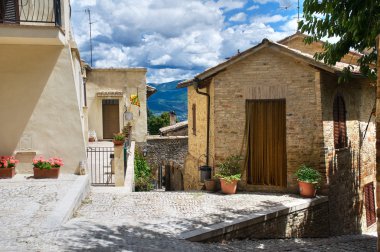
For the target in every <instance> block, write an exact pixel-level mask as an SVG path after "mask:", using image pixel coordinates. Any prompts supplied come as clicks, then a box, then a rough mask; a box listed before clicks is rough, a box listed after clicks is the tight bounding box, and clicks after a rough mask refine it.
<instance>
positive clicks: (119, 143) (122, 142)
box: [112, 140, 124, 146]
mask: <svg viewBox="0 0 380 252" xmlns="http://www.w3.org/2000/svg"><path fill="white" fill-rule="evenodd" d="M112 142H113V144H114V145H115V146H120V145H123V144H124V140H123V141H121V140H113V141H112Z"/></svg>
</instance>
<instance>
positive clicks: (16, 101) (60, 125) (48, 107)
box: [0, 0, 86, 173]
mask: <svg viewBox="0 0 380 252" xmlns="http://www.w3.org/2000/svg"><path fill="white" fill-rule="evenodd" d="M1 3H2V5H3V6H2V7H1V8H0V9H1V10H0V55H1V56H0V65H1V67H0V75H1V85H0V115H1V118H3V120H2V122H1V130H0V139H1V141H0V156H2V155H15V156H16V158H17V159H19V160H20V164H19V165H18V166H17V167H16V170H17V172H18V173H31V172H32V165H31V162H32V159H33V158H34V157H35V156H40V155H43V156H44V157H45V158H49V157H53V156H59V157H61V158H63V160H64V161H65V166H63V167H62V169H61V172H63V173H74V172H76V171H78V167H79V162H80V161H82V160H84V159H86V149H85V137H84V130H83V129H84V128H85V120H84V113H85V109H84V107H85V104H84V95H83V94H84V87H83V80H82V71H81V62H80V55H79V51H78V48H77V45H76V43H75V41H74V37H73V34H72V29H71V22H70V1H69V0H61V1H56V0H36V1H25V2H23V4H19V1H1ZM5 3H6V4H5ZM1 11H3V13H1ZM4 118H5V120H4Z"/></svg>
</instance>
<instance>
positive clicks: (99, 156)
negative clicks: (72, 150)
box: [87, 147, 115, 186]
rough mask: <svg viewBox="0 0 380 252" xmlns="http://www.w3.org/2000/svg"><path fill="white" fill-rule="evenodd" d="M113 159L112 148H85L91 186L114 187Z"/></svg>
mask: <svg viewBox="0 0 380 252" xmlns="http://www.w3.org/2000/svg"><path fill="white" fill-rule="evenodd" d="M113 157H114V148H113V147H87V167H88V168H90V170H91V185H93V186H114V185H115V171H114V169H113V167H112V166H113Z"/></svg>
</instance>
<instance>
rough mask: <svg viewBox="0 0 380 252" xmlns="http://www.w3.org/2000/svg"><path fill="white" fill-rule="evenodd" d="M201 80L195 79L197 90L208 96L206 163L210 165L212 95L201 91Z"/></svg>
mask: <svg viewBox="0 0 380 252" xmlns="http://www.w3.org/2000/svg"><path fill="white" fill-rule="evenodd" d="M200 81H201V80H200V79H198V78H195V79H194V82H195V85H194V88H195V91H196V92H197V93H198V94H200V95H204V96H206V97H207V132H206V138H207V143H206V165H207V166H209V155H210V107H211V106H210V100H211V99H210V95H209V94H208V93H204V92H201V91H199V82H200Z"/></svg>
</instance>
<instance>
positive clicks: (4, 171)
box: [0, 167, 16, 178]
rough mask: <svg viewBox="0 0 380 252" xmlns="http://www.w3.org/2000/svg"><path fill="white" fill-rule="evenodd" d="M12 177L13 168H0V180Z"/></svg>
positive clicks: (14, 172) (14, 170)
mask: <svg viewBox="0 0 380 252" xmlns="http://www.w3.org/2000/svg"><path fill="white" fill-rule="evenodd" d="M14 175H16V169H15V167H12V168H0V178H13V176H14Z"/></svg>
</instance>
